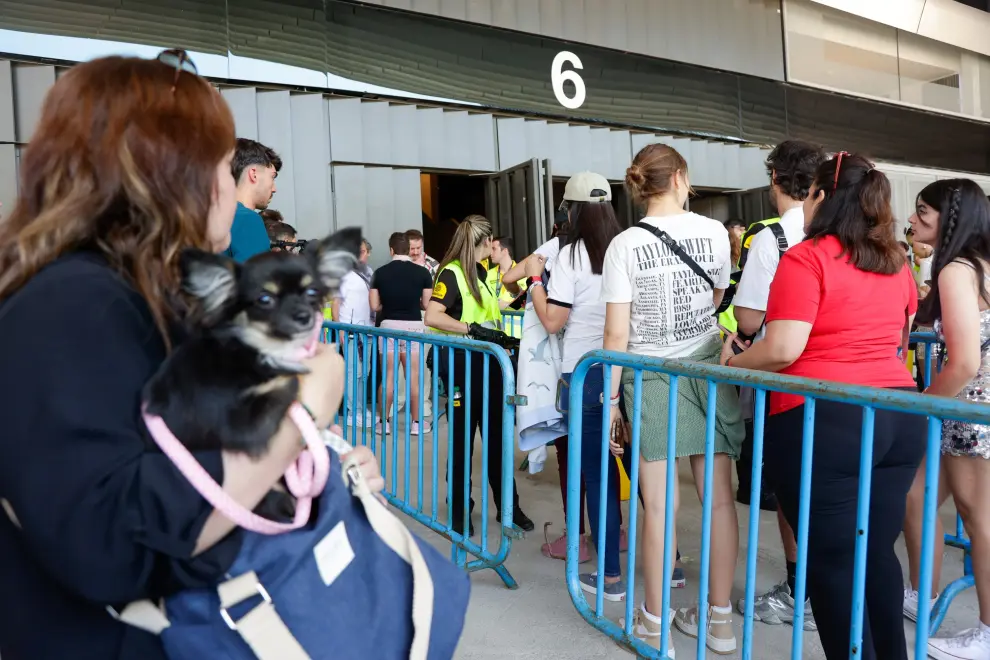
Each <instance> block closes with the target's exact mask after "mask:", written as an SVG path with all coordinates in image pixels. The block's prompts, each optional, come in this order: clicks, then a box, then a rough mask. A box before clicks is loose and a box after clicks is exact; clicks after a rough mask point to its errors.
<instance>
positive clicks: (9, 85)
mask: <svg viewBox="0 0 990 660" xmlns="http://www.w3.org/2000/svg"><path fill="white" fill-rule="evenodd" d="M15 139H16V135H15V132H14V83H13V77H12V74H11V70H10V62H8V61H7V60H0V142H14V141H15Z"/></svg>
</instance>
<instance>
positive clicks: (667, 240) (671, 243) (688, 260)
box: [635, 222, 715, 291]
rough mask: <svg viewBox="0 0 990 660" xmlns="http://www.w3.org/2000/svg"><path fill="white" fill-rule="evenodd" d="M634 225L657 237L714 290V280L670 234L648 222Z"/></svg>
mask: <svg viewBox="0 0 990 660" xmlns="http://www.w3.org/2000/svg"><path fill="white" fill-rule="evenodd" d="M635 226H636V227H639V228H640V229H645V230H646V231H648V232H650V233H651V234H653V235H654V236H656V237H657V238H659V239H660V242H661V243H663V244H664V245H666V246H667V248H668V249H669V250H670V251H671V252H673V253H674V254H675V255H676V256H677V258H678V259H680V260H681V261H683V262H684V264H685V265H686V266H687V267H688V268H690V269H691V270H693V271H694V274H695V275H697V276H698V277H700V278H701V279H703V280H704V281H706V282H708V286H710V287H711V288H712V291H714V290H715V280H713V279H712V278H711V276H710V275H709V274H708V273H706V272H705V269H704V268H702V267H701V266H699V265H698V262H697V261H695V260H694V259H693V258H692V257H691V255H690V254H688V253H687V252H685V251H684V249H683V248H682V247H681V246H680V245H678V244H677V241H675V240H674V239H673V238H671V237H670V234H668V233H667V232H665V231H664V230H662V229H659V228H657V227H654V226H653V225H651V224H649V223H648V222H637V223H636V225H635Z"/></svg>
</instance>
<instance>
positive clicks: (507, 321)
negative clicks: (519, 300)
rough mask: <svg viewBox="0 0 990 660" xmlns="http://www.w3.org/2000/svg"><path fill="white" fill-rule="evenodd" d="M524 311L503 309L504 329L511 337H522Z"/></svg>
mask: <svg viewBox="0 0 990 660" xmlns="http://www.w3.org/2000/svg"><path fill="white" fill-rule="evenodd" d="M523 314H524V312H521V311H516V310H514V309H504V310H502V330H503V331H504V332H505V334H507V335H509V336H510V337H522V332H523Z"/></svg>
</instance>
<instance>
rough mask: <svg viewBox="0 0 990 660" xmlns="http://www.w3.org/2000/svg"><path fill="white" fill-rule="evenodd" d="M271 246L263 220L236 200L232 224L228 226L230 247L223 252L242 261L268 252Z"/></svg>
mask: <svg viewBox="0 0 990 660" xmlns="http://www.w3.org/2000/svg"><path fill="white" fill-rule="evenodd" d="M271 248H272V244H271V241H269V240H268V232H267V231H265V221H264V220H262V219H261V216H260V215H259V214H258V213H257V212H256V211H252V210H251V209H249V208H248V207H246V206H244V205H243V204H241V203H240V202H237V211H236V212H235V213H234V224H233V225H231V226H230V247H229V248H227V251H226V252H225V253H224V254H226V255H227V256H228V257H231V258H232V259H234V260H235V261H238V262H240V263H243V262H245V261H247V260H248V259H250V258H251V257H253V256H254V255H256V254H261V253H262V252H268V251H269V250H271Z"/></svg>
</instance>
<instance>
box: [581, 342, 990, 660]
mask: <svg viewBox="0 0 990 660" xmlns="http://www.w3.org/2000/svg"><path fill="white" fill-rule="evenodd" d="M929 355H930V353H929ZM927 364H928V361H926V365H927ZM597 365H605V369H604V388H603V389H604V391H605V392H610V391H611V389H610V388H611V371H612V370H611V369H610V368H609V367H610V366H619V367H622V368H624V369H628V370H631V371H632V372H633V379H632V387H633V403H632V415H631V420H632V429H631V430H632V433H631V443H630V444H631V446H630V447H628V448H626V451H629V452H631V455H632V457H634V458H637V459H638V457H639V451H640V426H641V421H640V420H641V411H642V405H643V400H642V397H643V374H644V372H653V373H663V374H667V375H669V377H670V392H669V402H668V427H667V455H668V456H676V443H677V440H678V438H677V429H676V426H677V401H678V393H677V391H678V382H679V380H680V379H698V380H702V381H705V382H706V383H707V388H708V389H707V394H708V405H707V420H706V438H705V454H704V456H705V476H704V478H705V483H706V484H711V483H712V477H713V464H714V449H715V401H716V384H718V383H726V384H730V385H738V386H744V387H751V388H754V389H755V391H756V396H755V400H756V401H755V402H756V410H755V415H754V422H755V424H754V450H753V476H752V492H751V502H752V504H751V506H750V517H749V525H748V545H747V547H748V552H747V556H746V588H745V603H746V608H745V609H746V611H745V614H744V623H743V640H742V648H741V655H742V658H743V659H744V660H751V659H752V658H753V657H754V655H753V602H754V597H755V595H756V594H755V578H756V559H757V549H758V540H759V539H758V533H759V501H760V497H759V495H760V489H761V483H760V482H761V478H762V474H761V466H762V463H763V436H764V411H765V407H766V406H767V405H768V401H767V392H769V391H775V392H789V393H792V394H797V395H801V396H803V397H805V404H804V425H803V433H802V446H803V450H802V451H803V454H802V461H801V471H800V477H801V481H800V497H799V505H798V516H797V517H798V525H797V529H796V530H795V531H796V538H797V541H798V561H797V580H796V588H795V592H794V600H795V602H796V603H803V602H805V600H806V594H807V591H806V571H807V560H808V530H809V519H810V501H811V498H810V496H811V474H812V456H813V452H812V450H813V446H814V444H813V443H814V423H815V417H814V411H815V403H816V401H833V402H839V403H845V404H852V405H857V406H860V407H862V409H863V426H862V442H861V454H860V475H859V495H858V508H857V520H856V529H857V531H858V533H857V536H856V545H855V559H854V573H853V591H852V593H853V602H852V617H851V621H850V648H849V658H850V659H858V658H859V657H860V649H861V645H862V640H863V615H864V589H865V580H866V550H867V539H868V533H869V500H870V497H869V494H870V486H871V476H872V465H873V424H874V414H875V412H876V411H877V410H891V411H897V412H902V413H908V414H914V415H919V416H920V417H922V418H927V457H928V458H927V461H926V481H925V484H926V486H925V501H924V527H923V533H922V553H921V566H922V569H921V576H920V585H919V587H920V588H919V592H920V594H919V611H918V624H917V628H916V631H917V633H916V634H917V640H916V647H915V648H916V655H915V657H917V658H924V657H927V640H928V637H929V615H930V612H929V602H930V597H931V566H932V553H933V549H934V528H935V525H934V522H935V515H936V500H937V478H938V471H939V458H940V447H941V427H942V420H943V419H956V420H961V421H967V422H976V423H981V424H987V423H990V406H983V405H974V404H972V403H969V402H965V401H957V400H955V399H949V398H942V397H934V396H923V395H919V394H915V393H912V392H904V391H900V390H891V389H879V388H871V387H861V386H852V385H843V384H839V383H827V382H822V381H815V380H810V379H805V378H796V377H792V376H782V375H779V374H771V373H765V372H756V371H749V370H744V369H735V368H730V367H721V366H716V365H711V364H704V363H698V362H690V361H683V360H671V359H661V358H647V357H640V356H634V355H629V354H625V353H617V352H612V351H602V350H597V351H592V352H589V353H587V354H586V355H585V356H584V357H583V358H582V359H581V360H580V361H579V362H578V364H577V366H576V367H575V369H574V372H573V375H572V377H571V384H570V400H569V408H570V409H571V410H580V409H581V405H582V398H581V397H582V396H583V394H584V392H583V390H584V384H585V379H586V376H587V375H588V371H589V370H590V369H591V368H592V367H597ZM604 419H605V422H606V423H604V424H603V428H602V430H601V438H602V439H601V443H602V445H601V446H602V449H601V451H602V454H603V458H604V459H605V460H603V464H605V463H607V459H608V456H607V453H608V452H609V448H608V432H609V429H608V428H607V426H608V424H607V421H608V415H605V416H604ZM568 423H569V426H568V433H569V436H570V437H571V438H580V437H581V434H582V416H581V415H571V416H570V417H569V420H568ZM579 445H580V443H578V442H572V443H570V447H569V452H568V459H567V469H568V497H567V514H566V517H567V529H568V530H569V534H568V540H567V541H568V543H567V568H566V575H567V588H568V592H569V593H570V596H571V601H572V602H573V604H574V606H575V607H576V608H577V610H578V612H579V613H580V614H581V616H582V617H583V618H584V619H585V620H586V621H588V623H590V624H591V625H592V626H594V627H595V628H596V629H598V630H600V631H602V632H603V633H605V634H606V635H608V636H609V637H611V638H612V639H614V640H616V641H617V642H618V643H620V644H621V645H623V646H625V647H627V648H628V649H630V650H631V651H633V652H635V653H636V654H637V655H639V656H640V657H644V658H663V657H665V653H664V652H661V651H658V650H657V649H654V648H652V647H651V646H648V645H646V644H644V643H643V642H642V641H639V640H637V639H635V638H634V636H633V634H632V625H633V608H634V601H635V598H634V591H635V579H634V576H635V575H636V547H637V544H636V536H637V507H636V506H635V498H631V503H632V505H631V506H630V509H629V525H628V535H629V551H628V557H627V564H626V566H625V567H624V568H625V574H626V578H627V581H628V583H627V591H626V595H625V625H624V626H623V627H620V626H619V625H618V624H617V623H615V622H614V621H612V620H610V619H608V618H606V617H605V616H604V614H603V595H604V589H603V586H604V584H603V581H604V555H605V548H604V543H605V534H604V533H603V532H604V530H605V515H606V514H605V512H606V511H607V509H606V507H605V506H604V493H605V492H606V491H607V488H608V486H607V482H608V471H607V470H602V473H601V480H602V493H603V495H602V498H601V499H602V503H601V504H602V505H601V514H600V520H599V535H598V538H599V545H598V558H599V559H598V567H597V569H598V570H597V574H598V578H597V580H598V582H597V585H596V587H597V598H596V600H595V602H594V603H593V605H589V603H588V602H587V600H586V598H585V596H584V593H583V592H582V589H581V583H580V580H579V575H578V558H579V546H578V541H579V536H578V534H577V533H570V531H571V530H578V529H580V524H579V521H578V519H579V515H580V513H579V511H580V508H579V507H580V493H579V490H578V489H579V486H580V483H581V450H580V446H579ZM675 470H676V462H675V461H672V460H671V461H667V465H666V471H667V477H666V479H667V480H666V484H667V491H666V510H665V518H664V551H663V564H662V570H663V571H664V575H665V576H667V577H665V578H664V582H663V590H662V612H664V613H666V612H668V611H669V609H670V578H669V576H670V574H671V569H672V567H673V560H674V556H673V555H674V550H675V549H674V547H672V543H671V539H672V538H673V532H674V523H675V520H674V500H675V494H674V492H673V487H674V484H676V478H675ZM629 477H630V482H631V492H632V493H636V492H638V488H639V461H638V460H633V461H632V465H631V470H630V475H629ZM712 490H713V489H712V488H705V489H704V496H703V501H702V507H703V509H702V510H703V514H702V539H701V562H700V567H699V569H700V580H699V588H698V593H699V598H698V601H699V603H700V607H699V608H698V618H699V621H698V626H697V629H698V630H699V631H704V630H706V628H707V604H708V575H709V564H710V557H711V543H710V541H711V520H712ZM662 621H663V623H662V626H661V631H662V632H661V637H660V645H659V648H660V649H664V650H665V649H666V648H667V640H668V638H669V635H670V626H671V622H670V619H669V617H668V616H666V615H664V616H662ZM803 623H804V609H803V608H802V607H800V606H799V607H797V608H795V615H794V621H793V637H792V646H791V658H792V660H798V659H800V658H801V657H802V651H803V638H804V630H803V628H804V626H803ZM697 637H698V639H697V657H698V658H705V657H707V655H706V653H707V648H706V635H705V634H703V633H700V634H698V636H697Z"/></svg>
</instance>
